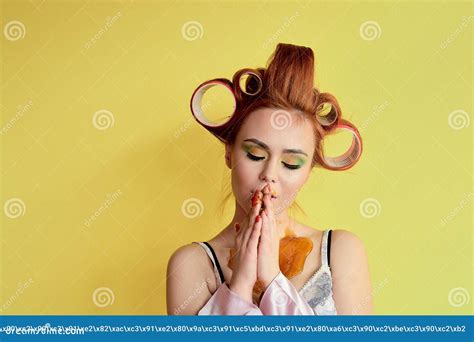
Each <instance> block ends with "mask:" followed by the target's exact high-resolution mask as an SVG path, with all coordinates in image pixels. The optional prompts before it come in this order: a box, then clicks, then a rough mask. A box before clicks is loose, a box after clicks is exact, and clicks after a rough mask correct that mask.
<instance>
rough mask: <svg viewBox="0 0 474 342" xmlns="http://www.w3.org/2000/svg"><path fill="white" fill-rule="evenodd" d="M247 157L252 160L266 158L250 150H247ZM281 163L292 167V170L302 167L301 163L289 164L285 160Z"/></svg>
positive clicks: (288, 167)
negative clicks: (255, 154)
mask: <svg viewBox="0 0 474 342" xmlns="http://www.w3.org/2000/svg"><path fill="white" fill-rule="evenodd" d="M247 157H248V158H249V159H251V160H254V161H259V160H262V159H265V157H257V156H254V155H253V154H252V153H249V152H247ZM281 163H282V164H283V165H284V166H285V167H286V168H287V169H290V170H297V169H299V168H300V167H301V166H300V165H293V164H288V163H285V162H281Z"/></svg>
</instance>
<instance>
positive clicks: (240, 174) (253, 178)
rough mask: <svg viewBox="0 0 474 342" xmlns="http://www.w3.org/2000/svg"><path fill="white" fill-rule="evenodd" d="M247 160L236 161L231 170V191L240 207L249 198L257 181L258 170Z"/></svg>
mask: <svg viewBox="0 0 474 342" xmlns="http://www.w3.org/2000/svg"><path fill="white" fill-rule="evenodd" d="M251 163H252V161H251V160H248V158H245V159H240V160H237V161H236V163H235V164H234V167H233V168H232V177H231V178H232V190H233V192H234V196H235V197H236V199H237V201H238V202H239V203H240V204H241V205H242V204H243V203H244V202H245V201H246V200H247V199H248V197H249V196H250V191H251V190H252V188H253V187H254V186H255V184H256V183H257V180H258V175H259V172H258V168H257V167H255V163H254V165H252V164H251Z"/></svg>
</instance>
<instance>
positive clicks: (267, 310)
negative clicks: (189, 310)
mask: <svg viewBox="0 0 474 342" xmlns="http://www.w3.org/2000/svg"><path fill="white" fill-rule="evenodd" d="M331 232H332V231H331V230H325V231H324V232H323V239H322V243H321V267H320V268H319V269H318V270H317V271H316V272H315V273H314V274H313V275H312V276H311V277H310V278H309V279H308V281H307V282H306V283H305V284H304V285H303V287H302V288H301V289H300V290H299V291H298V290H297V289H296V288H295V287H294V285H293V284H292V283H291V282H290V281H289V280H288V279H287V278H286V277H285V276H284V275H283V273H282V272H280V273H279V274H278V275H277V276H276V277H275V279H273V281H272V282H271V283H270V284H269V285H268V287H267V289H266V290H265V292H264V294H263V296H262V299H261V301H260V305H259V307H257V306H256V305H255V304H253V303H249V302H247V301H246V300H244V299H243V298H241V297H240V296H238V295H237V294H236V293H234V292H233V291H231V290H230V289H229V288H228V286H227V284H226V283H225V280H224V275H223V273H222V269H221V267H220V265H219V261H218V260H217V257H216V254H215V253H214V250H213V249H212V247H211V246H210V245H209V244H208V243H207V242H194V243H197V244H199V245H201V246H202V247H203V248H204V250H205V251H206V253H207V255H208V256H209V258H210V259H211V261H212V264H213V266H214V274H215V277H216V281H217V284H218V289H217V290H216V292H215V293H214V294H213V295H212V297H211V298H210V299H209V301H208V302H207V303H206V305H204V307H203V308H202V309H201V310H200V311H199V313H198V315H213V314H214V315H337V311H336V306H335V303H334V299H333V293H332V276H331V269H330V266H329V265H330V264H329V261H330V248H331Z"/></svg>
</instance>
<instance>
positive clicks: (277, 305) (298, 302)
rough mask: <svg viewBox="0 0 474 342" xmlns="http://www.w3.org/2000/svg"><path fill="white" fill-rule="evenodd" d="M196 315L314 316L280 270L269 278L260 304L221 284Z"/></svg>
mask: <svg viewBox="0 0 474 342" xmlns="http://www.w3.org/2000/svg"><path fill="white" fill-rule="evenodd" d="M198 315H315V313H314V311H313V309H312V308H311V307H310V306H309V305H308V303H307V302H306V300H305V299H304V298H303V297H301V295H300V294H299V293H298V291H297V290H296V288H295V287H294V285H293V284H292V283H291V282H290V281H289V280H288V278H286V277H285V275H284V274H283V273H281V271H280V273H278V275H277V276H276V277H275V278H274V279H273V280H272V281H271V283H270V284H269V285H268V287H267V289H266V290H265V292H264V293H263V296H262V299H261V300H260V305H259V306H256V305H255V304H253V303H250V302H248V301H246V300H245V299H243V298H241V297H240V296H239V295H238V294H236V293H235V292H233V291H232V290H230V289H229V287H228V286H227V284H226V283H222V284H221V285H220V286H219V288H218V289H217V291H216V292H214V294H213V295H212V297H211V298H210V299H209V301H208V302H207V303H206V305H204V306H203V307H202V309H201V310H200V311H199V312H198Z"/></svg>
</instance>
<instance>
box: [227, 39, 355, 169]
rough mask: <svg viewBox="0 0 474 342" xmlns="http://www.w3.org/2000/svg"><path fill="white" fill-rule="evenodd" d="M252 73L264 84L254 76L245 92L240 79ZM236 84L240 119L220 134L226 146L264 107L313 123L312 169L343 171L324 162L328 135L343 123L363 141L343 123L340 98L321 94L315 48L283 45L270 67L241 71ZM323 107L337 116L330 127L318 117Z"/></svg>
mask: <svg viewBox="0 0 474 342" xmlns="http://www.w3.org/2000/svg"><path fill="white" fill-rule="evenodd" d="M248 71H252V72H254V73H256V74H258V76H259V77H260V79H261V84H259V83H260V81H259V80H258V78H257V77H254V76H252V75H250V77H248V78H247V80H246V84H245V89H244V90H245V91H244V90H243V89H241V86H240V79H241V77H242V76H243V75H244V74H246V73H248ZM232 85H233V90H234V93H235V98H236V108H235V113H234V115H235V116H236V117H238V118H239V120H235V121H234V122H233V123H232V125H230V126H229V127H227V128H226V130H225V131H224V132H222V133H221V134H220V135H219V138H220V139H221V140H222V141H223V142H225V143H226V144H230V145H233V144H234V142H235V138H236V136H237V133H238V131H239V129H240V127H241V126H242V124H243V123H244V121H245V118H246V117H247V116H248V115H249V114H250V113H251V112H253V111H255V110H257V109H259V108H262V107H270V108H278V109H283V110H287V111H292V112H297V113H299V114H301V115H303V116H304V118H305V119H308V120H309V122H311V124H312V126H313V131H314V136H315V141H316V146H315V150H314V154H313V160H312V164H311V166H312V167H314V166H322V167H326V168H330V169H332V170H338V169H339V168H337V167H328V166H326V163H324V162H323V141H324V138H325V137H326V136H327V135H329V134H331V133H333V132H334V131H335V129H336V126H338V125H339V124H340V123H344V125H346V126H350V128H351V129H352V130H353V131H355V133H356V134H357V135H358V137H359V139H360V135H359V133H358V131H357V129H356V128H355V127H354V126H353V125H352V124H350V123H349V122H347V121H345V120H342V111H341V108H340V106H339V103H338V101H337V100H336V98H335V97H334V96H333V95H332V94H330V93H321V92H320V91H319V90H318V89H317V88H315V87H314V54H313V50H312V49H311V48H308V47H304V46H297V45H292V44H283V43H280V44H278V45H277V47H276V50H275V51H274V52H273V54H272V55H271V56H270V58H269V60H268V62H267V67H266V68H258V69H241V70H239V71H237V72H236V73H235V74H234V76H233V78H232ZM259 87H261V88H260V89H259ZM257 89H259V90H258V94H257V95H249V94H253V93H255V92H256V91H257ZM323 105H330V106H331V112H332V113H334V112H333V111H335V113H336V118H335V120H334V121H333V122H330V123H328V124H326V125H322V124H321V121H320V120H321V119H320V120H318V117H317V116H318V114H317V113H318V112H319V111H320V110H321V108H322V106H323ZM323 120H324V119H323ZM360 141H361V139H360ZM346 158H351V161H352V162H353V164H351V165H350V166H349V167H352V166H353V165H354V164H355V162H357V160H358V158H356V157H354V156H353V155H352V154H347V155H346ZM349 167H345V168H340V169H341V170H342V169H347V168H349Z"/></svg>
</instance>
